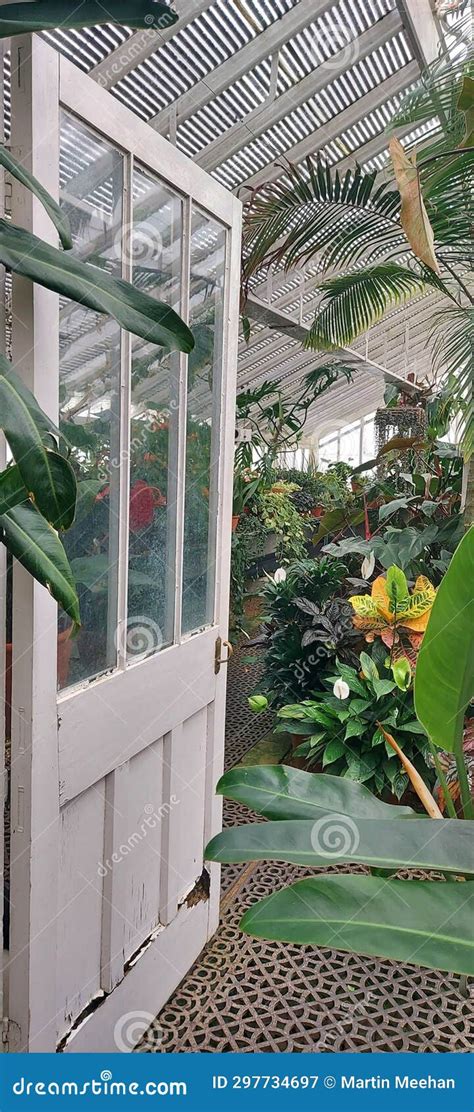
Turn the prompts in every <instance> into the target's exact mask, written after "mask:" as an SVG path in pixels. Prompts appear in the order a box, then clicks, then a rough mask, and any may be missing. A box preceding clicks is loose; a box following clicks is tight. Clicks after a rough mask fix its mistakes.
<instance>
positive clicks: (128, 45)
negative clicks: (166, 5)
mask: <svg viewBox="0 0 474 1112" xmlns="http://www.w3.org/2000/svg"><path fill="white" fill-rule="evenodd" d="M212 3H213V0H174V3H173V4H172V7H173V8H174V9H175V11H177V12H178V15H179V20H178V21H177V23H174V24H173V26H172V27H166V28H165V29H164V30H163V31H154V30H152V29H151V28H144V29H143V30H142V31H135V33H134V34H133V35H131V36H130V38H129V39H127V41H126V42H124V43H122V45H121V46H118V47H117V48H116V50H113V51H112V53H111V54H108V55H107V58H104V60H103V61H102V62H99V64H98V65H97V66H94V68H93V69H92V70H91V71H90V74H89V76H90V77H93V78H94V80H95V81H97V83H98V84H99V85H101V86H102V88H103V89H112V88H113V86H114V85H116V84H117V81H120V80H121V78H122V77H126V75H127V73H130V71H131V70H133V69H136V67H137V66H139V65H140V63H141V62H144V61H145V59H146V58H149V57H150V55H151V54H153V53H154V52H155V50H158V47H160V46H163V43H165V42H169V40H170V39H171V38H173V35H175V34H176V32H177V31H181V29H182V28H183V27H186V26H187V24H188V23H191V21H192V20H193V19H196V16H198V15H201V12H205V11H207V9H208V8H210V7H211V4H212Z"/></svg>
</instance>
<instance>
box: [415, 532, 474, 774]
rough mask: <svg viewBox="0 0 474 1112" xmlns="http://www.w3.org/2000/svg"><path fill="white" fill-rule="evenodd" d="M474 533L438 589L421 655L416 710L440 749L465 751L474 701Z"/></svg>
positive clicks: (460, 548) (464, 541) (458, 551)
mask: <svg viewBox="0 0 474 1112" xmlns="http://www.w3.org/2000/svg"><path fill="white" fill-rule="evenodd" d="M473 583H474V527H472V526H471V528H470V529H469V530H468V532H467V533H466V534H465V536H464V537H463V539H462V541H461V542H460V544H459V545H458V547H457V549H456V552H455V553H454V556H453V558H452V560H451V563H450V565H449V568H448V571H447V573H446V575H445V576H444V579H443V580H442V581H441V584H440V586H439V587H438V591H437V595H436V598H435V601H434V603H433V608H432V611H431V614H430V619H429V622H428V627H427V629H426V633H425V635H424V638H423V643H422V646H421V649H420V652H419V654H418V661H417V666H416V676H415V710H416V713H417V716H418V718H419V719H420V722H422V723H423V726H424V727H425V730H426V732H427V734H428V735H429V736H430V738H431V740H432V741H433V742H434V743H435V745H439V746H441V747H442V748H443V749H447V750H448V751H449V752H453V751H454V750H455V749H456V746H459V745H460V740H461V737H462V732H463V722H464V714H465V711H466V707H467V706H468V703H469V702H470V700H471V699H472V698H473V696H474V593H473V589H472V585H473Z"/></svg>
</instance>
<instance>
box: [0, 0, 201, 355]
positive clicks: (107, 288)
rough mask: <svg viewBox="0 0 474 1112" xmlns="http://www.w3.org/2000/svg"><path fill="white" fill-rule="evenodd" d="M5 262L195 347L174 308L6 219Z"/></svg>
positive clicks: (176, 344) (149, 333)
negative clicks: (59, 249) (60, 249)
mask: <svg viewBox="0 0 474 1112" xmlns="http://www.w3.org/2000/svg"><path fill="white" fill-rule="evenodd" d="M0 10H1V9H0ZM0 262H2V263H3V264H4V265H5V266H7V267H9V268H10V270H13V271H14V272H15V273H16V274H22V275H23V276H24V277H25V278H30V279H31V281H32V282H38V283H39V284H40V285H41V286H46V288H47V289H49V290H54V291H55V292H56V293H59V294H62V295H63V296H64V297H70V298H71V299H72V300H73V301H77V302H79V303H80V304H81V305H86V306H87V308H88V309H94V310H95V311H96V312H98V313H109V314H110V316H112V317H114V318H115V320H117V321H118V323H119V324H120V325H121V327H122V328H125V329H126V330H127V331H128V332H133V334H134V335H136V336H141V337H142V339H144V340H148V342H149V343H151V344H157V345H158V346H160V347H165V348H166V349H167V350H169V351H176V350H177V351H184V352H190V351H192V349H193V346H194V339H193V335H192V333H191V332H190V330H189V328H188V327H187V325H186V324H185V323H184V321H183V320H182V319H181V317H180V316H178V313H176V312H175V310H174V309H171V308H170V307H169V305H165V304H164V303H163V302H162V301H158V300H156V299H155V298H154V297H150V296H149V295H148V294H145V293H142V292H141V290H138V289H136V288H135V286H132V285H131V284H130V282H125V281H124V280H123V279H122V278H113V277H112V276H111V275H110V274H108V273H107V272H106V271H104V270H100V269H99V267H96V266H91V265H90V264H88V263H83V262H81V260H80V259H75V258H74V256H73V255H71V254H70V253H69V252H66V251H58V250H57V248H56V247H50V246H49V244H47V243H44V242H43V240H41V239H38V237H37V236H34V235H32V233H31V232H25V231H23V229H22V228H17V227H15V226H14V225H13V224H9V223H8V222H7V221H6V220H0Z"/></svg>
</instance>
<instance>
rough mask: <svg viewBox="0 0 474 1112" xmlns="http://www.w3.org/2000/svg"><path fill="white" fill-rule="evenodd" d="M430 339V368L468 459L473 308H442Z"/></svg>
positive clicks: (472, 440)
mask: <svg viewBox="0 0 474 1112" xmlns="http://www.w3.org/2000/svg"><path fill="white" fill-rule="evenodd" d="M432 336H433V338H434V343H433V368H434V371H435V373H436V374H437V375H438V381H439V383H440V384H441V383H443V384H445V385H447V386H448V388H449V389H450V393H451V396H452V397H454V399H455V402H456V407H457V412H458V414H459V416H460V434H461V439H462V450H463V454H464V456H465V458H466V459H469V458H470V456H471V455H472V452H473V450H474V307H472V306H471V307H468V308H461V306H459V307H458V308H456V307H455V306H453V307H451V306H448V307H446V308H445V309H443V310H442V311H441V313H440V314H439V315H438V317H437V321H436V326H435V329H434V330H433V333H432Z"/></svg>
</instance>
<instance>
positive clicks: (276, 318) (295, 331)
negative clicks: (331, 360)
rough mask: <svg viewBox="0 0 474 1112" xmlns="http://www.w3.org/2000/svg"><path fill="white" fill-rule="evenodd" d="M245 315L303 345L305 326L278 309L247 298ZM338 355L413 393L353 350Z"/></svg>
mask: <svg viewBox="0 0 474 1112" xmlns="http://www.w3.org/2000/svg"><path fill="white" fill-rule="evenodd" d="M246 314H247V316H248V317H250V319H251V320H258V321H259V322H260V323H261V324H264V325H266V327H267V328H272V329H273V328H274V329H277V330H278V331H279V332H283V333H284V334H286V335H288V336H291V338H292V339H293V340H299V341H300V343H302V344H304V342H305V340H306V337H307V335H308V333H309V328H308V327H307V325H305V324H299V323H298V321H296V320H294V319H293V318H292V317H289V316H287V315H285V313H280V312H279V311H278V309H273V308H270V307H269V306H268V305H265V303H264V302H263V301H259V300H258V298H256V297H249V298H248V300H247V302H246ZM338 353H339V354H340V355H343V356H345V357H346V358H347V359H351V360H354V361H355V362H357V363H360V364H361V366H362V367H363V368H364V370H366V371H369V372H371V373H372V374H375V375H377V376H380V375H383V376H384V377H385V378H386V379H387V381H388V382H394V383H395V384H396V385H397V386H403V388H404V390H406V391H407V393H412V392H413V391H414V387H412V386H411V384H410V383H407V382H406V381H405V379H404V378H402V376H401V375H397V374H394V372H392V371H388V370H387V368H386V367H383V366H382V364H381V363H374V362H373V360H372V359H365V358H364V356H363V355H361V354H360V352H358V351H355V350H354V348H349V347H345V348H340V349H338Z"/></svg>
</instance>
